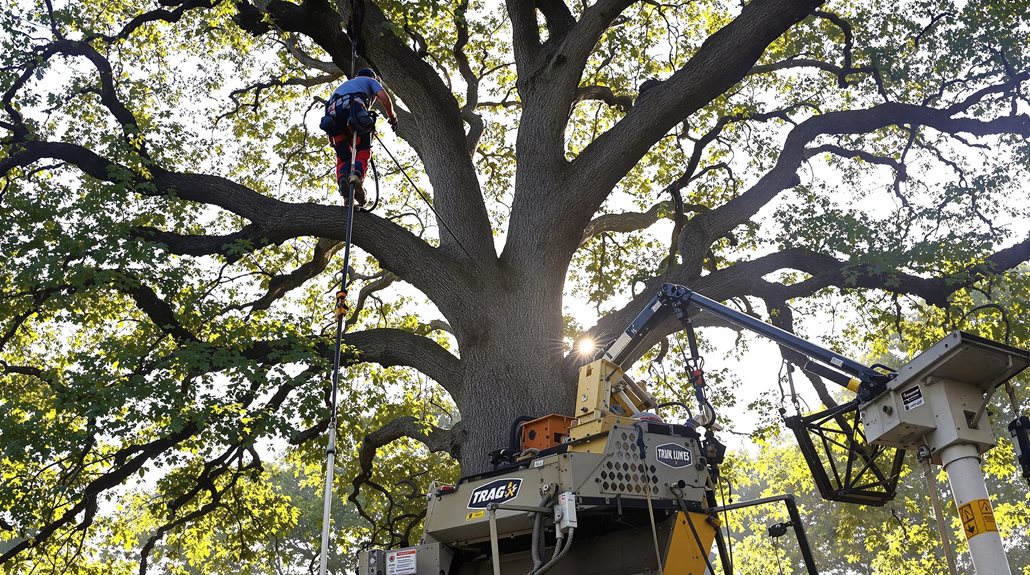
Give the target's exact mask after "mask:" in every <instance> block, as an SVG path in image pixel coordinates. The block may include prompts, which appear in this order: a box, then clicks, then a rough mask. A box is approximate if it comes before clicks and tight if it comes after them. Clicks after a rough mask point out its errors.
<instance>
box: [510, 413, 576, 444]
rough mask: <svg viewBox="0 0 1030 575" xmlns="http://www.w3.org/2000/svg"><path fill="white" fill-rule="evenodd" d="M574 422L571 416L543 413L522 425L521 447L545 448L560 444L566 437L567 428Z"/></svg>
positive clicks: (567, 433)
mask: <svg viewBox="0 0 1030 575" xmlns="http://www.w3.org/2000/svg"><path fill="white" fill-rule="evenodd" d="M575 422H576V419H575V418H573V417H566V416H564V415H557V414H554V413H552V414H551V415H545V416H543V417H538V418H537V419H534V420H533V421H528V422H526V423H525V424H523V425H522V449H523V451H525V450H526V449H547V448H550V447H554V446H556V445H561V442H562V440H563V439H565V438H566V437H568V435H569V428H570V427H572V424H573V423H575Z"/></svg>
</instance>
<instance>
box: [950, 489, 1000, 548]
mask: <svg viewBox="0 0 1030 575" xmlns="http://www.w3.org/2000/svg"><path fill="white" fill-rule="evenodd" d="M958 515H959V517H960V518H961V519H962V527H963V531H965V532H966V539H972V538H973V537H975V536H977V535H980V534H981V533H990V532H992V531H994V532H997V531H998V524H997V523H996V522H995V521H994V511H993V510H991V502H990V501H989V500H987V499H974V500H972V501H970V502H969V503H966V504H965V505H963V506H962V507H959V508H958Z"/></svg>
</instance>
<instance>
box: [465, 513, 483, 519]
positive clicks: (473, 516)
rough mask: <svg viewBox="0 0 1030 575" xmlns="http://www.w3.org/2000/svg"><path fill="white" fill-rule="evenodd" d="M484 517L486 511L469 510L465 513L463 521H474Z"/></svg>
mask: <svg viewBox="0 0 1030 575" xmlns="http://www.w3.org/2000/svg"><path fill="white" fill-rule="evenodd" d="M484 517H486V511H469V512H468V513H466V514H465V521H475V520H476V519H482V518H484Z"/></svg>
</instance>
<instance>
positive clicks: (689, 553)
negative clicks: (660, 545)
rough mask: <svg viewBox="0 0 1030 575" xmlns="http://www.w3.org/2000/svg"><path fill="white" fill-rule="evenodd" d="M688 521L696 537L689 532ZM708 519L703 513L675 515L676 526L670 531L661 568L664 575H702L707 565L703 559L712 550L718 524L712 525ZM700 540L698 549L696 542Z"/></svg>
mask: <svg viewBox="0 0 1030 575" xmlns="http://www.w3.org/2000/svg"><path fill="white" fill-rule="evenodd" d="M688 521H691V522H693V524H694V529H696V530H697V535H698V537H697V538H695V537H694V533H693V532H692V531H691V530H690V524H689V523H688ZM710 521H715V519H711V518H709V517H708V516H707V515H704V514H703V513H689V514H688V513H684V512H682V511H680V512H679V513H677V514H676V524H675V526H674V527H673V529H672V537H670V538H669V547H668V549H667V551H666V553H665V565H664V566H663V567H662V573H664V575H704V573H705V570H706V569H707V565H706V564H705V557H708V555H709V553H710V552H711V550H712V542H713V541H715V531H716V529H718V524H716V525H712V523H710ZM698 539H700V540H701V546H702V547H703V549H699V548H698V545H697V540H698Z"/></svg>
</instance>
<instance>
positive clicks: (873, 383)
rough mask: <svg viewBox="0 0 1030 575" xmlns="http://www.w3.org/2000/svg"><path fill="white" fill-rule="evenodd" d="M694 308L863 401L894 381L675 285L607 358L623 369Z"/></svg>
mask: <svg viewBox="0 0 1030 575" xmlns="http://www.w3.org/2000/svg"><path fill="white" fill-rule="evenodd" d="M692 307H693V308H694V309H697V310H699V311H706V312H708V313H711V314H713V315H715V316H717V317H720V318H722V319H724V320H726V321H729V322H730V323H733V324H735V325H737V326H739V327H742V328H744V329H747V330H749V331H752V332H755V333H757V334H759V335H761V336H763V337H765V338H767V339H770V340H772V341H774V342H776V343H777V344H779V345H782V346H784V347H787V348H789V349H791V350H794V351H796V352H798V353H800V354H802V355H804V356H805V357H807V358H808V359H809V360H810V361H809V362H807V363H806V364H805V365H802V366H801V367H802V369H805V370H806V371H809V372H811V373H814V374H816V375H819V376H821V377H825V378H826V379H829V380H830V381H833V382H834V383H837V384H839V385H841V386H844V387H847V388H849V389H852V390H853V391H858V392H859V395H860V396H863V398H864V399H869V398H870V397H872V396H874V395H877V394H879V393H880V391H882V390H883V389H884V387H885V385H886V383H887V382H888V381H890V379H891V377H892V374H886V373H881V372H878V371H876V370H874V369H872V368H871V367H867V366H865V365H863V364H861V363H859V362H857V361H855V360H853V359H849V358H846V357H843V356H841V355H839V354H836V353H834V352H832V351H830V350H828V349H826V348H823V347H821V346H818V345H816V344H814V343H812V342H810V341H808V340H805V339H802V338H800V337H798V336H797V335H794V334H793V333H790V332H788V331H785V330H782V329H780V328H778V327H776V326H773V325H770V324H767V323H765V322H764V321H762V320H760V319H758V318H755V317H753V316H750V315H748V314H746V313H743V312H740V311H737V310H735V309H733V308H730V307H727V306H725V305H723V304H721V303H719V302H717V301H715V300H712V299H709V298H707V297H705V296H703V295H701V294H699V293H697V292H694V291H691V290H690V289H688V288H686V287H684V286H681V285H676V284H665V285H664V286H662V288H661V289H660V290H659V291H658V293H657V294H656V295H655V296H654V297H653V298H652V299H651V301H650V302H648V304H647V306H645V307H644V309H643V310H642V311H641V312H640V313H639V314H638V315H637V317H636V318H635V319H634V320H633V322H632V323H631V324H630V326H629V327H628V328H627V329H626V331H625V332H623V333H622V334H621V335H620V336H619V337H618V338H617V339H616V340H615V341H614V342H612V344H611V345H609V346H608V348H607V349H606V350H605V352H604V355H605V357H606V358H607V359H609V360H610V361H612V362H613V363H615V364H616V365H620V366H624V364H625V363H626V362H627V361H628V360H629V358H631V357H632V356H633V355H634V353H635V352H636V351H637V348H638V347H639V346H640V345H641V344H642V343H643V341H644V339H645V338H646V337H647V335H648V334H649V333H650V332H651V331H652V330H653V329H654V327H655V326H656V325H657V324H658V323H660V322H662V321H664V320H665V319H667V318H668V317H669V316H670V314H674V315H675V316H676V318H677V319H679V320H680V322H682V323H683V324H684V325H686V324H688V323H689V322H690V317H689V313H690V310H691V308H692ZM624 367H628V366H624ZM849 376H850V377H849Z"/></svg>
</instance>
